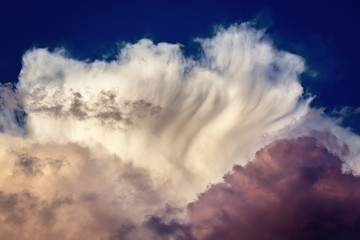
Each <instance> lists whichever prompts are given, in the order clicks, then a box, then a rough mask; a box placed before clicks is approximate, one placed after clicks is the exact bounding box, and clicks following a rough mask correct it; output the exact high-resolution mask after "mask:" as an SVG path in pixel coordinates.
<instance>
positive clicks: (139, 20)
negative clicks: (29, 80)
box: [0, 0, 360, 127]
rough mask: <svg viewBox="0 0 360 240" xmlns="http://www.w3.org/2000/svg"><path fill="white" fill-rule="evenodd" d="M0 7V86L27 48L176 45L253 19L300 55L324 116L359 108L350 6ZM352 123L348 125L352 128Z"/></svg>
mask: <svg viewBox="0 0 360 240" xmlns="http://www.w3.org/2000/svg"><path fill="white" fill-rule="evenodd" d="M216 2H217V3H211V2H210V1H196V2H195V1H194V2H193V1H188V2H187V1H181V2H175V3H170V1H168V2H159V1H157V2H155V3H149V2H148V1H144V2H140V1H94V2H92V1H81V2H80V1H58V2H55V1H1V3H0V32H1V38H0V43H1V44H0V81H1V82H9V81H11V82H16V81H17V75H18V74H19V71H20V69H21V57H22V54H23V53H24V52H25V51H26V50H27V49H29V48H32V47H50V48H54V47H60V46H61V47H65V48H67V49H68V50H70V52H71V54H72V55H73V56H75V57H77V58H82V59H85V58H90V59H94V58H102V56H103V55H104V54H108V55H112V54H114V53H116V49H117V47H116V46H117V45H116V43H118V42H122V41H130V42H136V41H137V40H138V39H139V38H142V37H147V38H151V39H153V40H154V41H155V42H159V41H167V42H174V43H175V42H180V43H182V44H184V45H185V48H184V51H185V52H186V54H192V51H194V50H196V47H197V46H196V44H195V43H193V42H192V39H193V38H194V37H198V36H203V37H205V36H209V35H211V33H212V29H213V26H214V25H217V24H222V25H225V26H228V25H230V24H232V23H238V22H243V21H246V20H252V19H255V18H256V19H257V20H258V25H259V27H267V28H268V34H269V35H270V36H271V38H272V39H273V40H274V43H275V45H276V46H278V47H279V48H281V49H285V50H288V51H291V52H294V53H297V54H300V55H301V56H303V57H304V58H305V59H306V61H307V64H308V68H309V72H316V73H317V75H316V77H315V78H312V77H310V74H304V76H303V85H304V87H305V89H306V91H308V92H311V93H313V94H315V95H317V98H316V100H315V101H314V104H315V105H317V106H324V107H327V108H328V109H331V110H332V109H333V108H340V107H341V106H344V105H348V106H352V107H354V108H356V107H360V101H359V97H358V95H359V93H358V91H359V87H360V78H359V76H360V74H359V68H360V65H359V63H360V61H359V55H360V47H359V44H360V27H359V23H360V14H359V10H360V9H359V7H357V6H356V4H355V1H344V0H343V1H324V2H321V1H284V2H282V1H266V0H262V1H250V0H249V1H224V0H221V1H216ZM358 120H360V119H356V116H355V117H354V116H353V117H352V119H348V120H347V121H348V125H349V126H352V127H356V124H357V122H358Z"/></svg>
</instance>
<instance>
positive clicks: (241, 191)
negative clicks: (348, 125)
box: [189, 137, 360, 240]
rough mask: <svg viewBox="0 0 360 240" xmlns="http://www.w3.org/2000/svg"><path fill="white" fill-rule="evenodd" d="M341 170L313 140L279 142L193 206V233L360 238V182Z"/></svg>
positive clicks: (248, 237)
mask: <svg viewBox="0 0 360 240" xmlns="http://www.w3.org/2000/svg"><path fill="white" fill-rule="evenodd" d="M332 140H334V139H332ZM341 166H342V161H341V159H340V158H339V157H337V156H336V155H334V154H332V153H331V152H329V151H328V150H327V148H326V147H325V146H324V145H322V144H320V143H319V141H318V140H317V139H316V138H314V137H302V138H297V139H293V140H278V141H275V142H273V143H272V144H270V145H268V146H266V147H265V148H263V149H262V150H260V151H259V152H258V153H257V154H256V157H255V160H254V161H253V162H250V163H248V164H247V165H246V166H245V167H241V166H235V167H234V168H233V172H232V173H229V174H227V175H225V176H224V182H222V183H218V184H215V185H213V186H211V187H210V188H209V189H208V190H207V191H206V192H205V193H203V194H201V195H200V196H199V198H198V200H197V201H196V202H193V203H191V204H189V211H190V216H191V217H190V218H191V225H192V230H193V233H194V235H195V237H196V238H197V239H199V240H205V239H206V240H213V239H226V240H233V239H234V240H235V239H236V240H239V239H244V240H252V239H254V240H257V239H262V240H266V239H279V240H281V239H284V240H285V239H292V240H294V239H295V240H296V239H358V236H359V235H360V204H359V203H360V178H358V177H355V176H353V175H349V174H343V173H342V171H341Z"/></svg>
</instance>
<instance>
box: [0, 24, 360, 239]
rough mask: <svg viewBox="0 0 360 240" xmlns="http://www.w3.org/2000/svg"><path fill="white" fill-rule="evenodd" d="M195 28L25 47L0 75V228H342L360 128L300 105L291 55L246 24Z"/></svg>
mask: <svg viewBox="0 0 360 240" xmlns="http://www.w3.org/2000/svg"><path fill="white" fill-rule="evenodd" d="M196 42H197V43H198V44H199V45H198V46H199V52H200V55H199V56H197V57H196V58H195V57H186V56H185V55H184V54H183V51H182V46H181V45H180V44H173V43H154V42H152V41H151V40H149V39H141V40H139V41H138V42H136V43H124V44H123V45H122V46H123V47H122V48H121V49H120V50H119V52H118V55H117V56H116V57H115V58H114V60H112V61H104V60H94V61H88V60H86V61H82V60H78V59H76V58H75V57H71V55H70V53H68V52H67V51H66V50H64V49H56V50H54V51H50V50H49V49H31V50H29V51H27V52H26V53H25V54H24V56H23V60H22V63H23V65H22V69H21V72H20V75H19V82H18V83H17V84H16V86H13V85H3V86H1V87H0V132H1V133H0V145H1V148H0V165H1V166H2V167H1V168H0V210H1V211H0V223H1V224H0V235H1V236H4V237H5V238H6V239H9V240H12V239H24V240H28V239H39V240H42V239H54V240H57V239H62V240H63V239H69V240H70V239H89V240H92V239H96V240H99V239H102V240H105V239H106V240H116V239H123V240H140V239H146V240H152V239H154V240H155V239H156V240H158V239H161V240H171V239H176V240H193V239H198V240H203V239H229V240H231V239H238V238H239V236H240V235H239V234H241V235H242V236H248V239H256V237H259V235H257V234H262V233H263V234H264V235H261V237H262V239H267V238H268V239H270V237H269V236H270V234H275V235H273V236H278V238H279V239H284V238H285V237H288V236H291V238H293V239H297V238H296V237H297V236H299V238H298V239H302V238H301V237H306V236H315V237H317V236H319V237H323V236H328V235H326V234H325V233H324V231H328V230H329V232H332V233H334V235H331V236H338V235H336V234H342V233H344V234H348V235H344V236H349V239H351V236H352V235H351V234H353V233H356V230H355V228H354V226H358V217H357V216H358V207H356V206H355V202H356V201H357V200H358V191H357V190H356V187H357V186H358V178H357V177H356V175H358V174H359V173H360V163H359V162H360V161H359V160H358V159H359V156H360V155H359V154H358V153H359V148H358V146H359V144H360V138H359V136H357V135H355V134H353V133H352V132H351V131H350V130H349V129H344V128H342V127H340V126H339V125H338V124H337V122H336V121H334V119H332V118H330V117H328V116H326V115H325V114H324V113H323V112H322V111H321V109H312V108H311V107H310V102H311V100H312V97H309V96H307V95H306V96H305V94H304V91H303V88H302V86H301V84H300V75H301V74H302V73H303V72H304V71H305V61H304V59H302V58H301V57H300V56H297V55H295V54H292V53H289V52H285V51H282V50H278V49H276V47H274V45H273V44H272V42H271V40H270V39H269V38H268V36H267V35H266V34H265V31H264V30H256V29H254V28H252V26H251V24H250V23H244V24H238V25H236V24H235V25H232V26H230V27H228V28H221V27H219V28H217V29H216V31H215V33H214V35H213V36H211V37H209V38H203V39H196ZM309 136H310V137H309ZM282 138H286V139H288V140H278V141H277V139H282ZM274 141H275V142H274ZM267 144H270V145H268V146H267V147H265V148H263V147H264V146H266V145H267ZM261 148H263V149H262V150H261V151H260V152H258V153H257V154H256V157H255V160H254V161H252V160H253V159H254V156H255V153H256V152H257V151H258V150H259V149H261ZM340 159H341V160H340ZM246 164H247V165H246ZM234 165H236V167H234V169H233V172H232V173H228V172H229V171H231V169H232V168H233V166H234ZM344 172H346V173H347V174H344ZM227 173H228V174H227ZM224 174H227V175H226V176H225V178H224V182H222V181H223V179H222V177H223V176H224ZM345 183H346V184H345ZM295 189H297V191H294V190H295ZM331 189H332V190H331ZM355 190H356V191H355ZM350 193H351V194H350ZM199 194H200V195H199ZM189 203H190V204H189ZM283 206H284V207H283ZM307 207H309V208H307ZM351 207H353V211H352V212H349V209H350V208H351ZM286 208H287V209H289V210H288V211H287V210H286ZM297 219H298V220H297ZM327 219H328V220H327ZM286 223H288V225H286ZM236 224H237V226H239V227H238V228H235V229H234V226H235V225H236ZM290 225H291V226H290ZM255 227H256V229H260V228H261V229H263V231H262V233H261V231H255V230H254V229H255ZM314 229H315V230H316V231H318V235H311V234H313V232H312V230H314ZM302 230H303V231H302ZM315 230H314V231H315ZM292 231H293V233H294V234H295V233H299V235H296V236H295V235H291V234H292V233H291V232H292ZM347 232H348V233H347ZM226 234H228V235H226ZM266 234H268V235H266ZM321 234H323V235H321ZM220 236H226V237H220Z"/></svg>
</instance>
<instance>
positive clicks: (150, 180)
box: [0, 134, 184, 240]
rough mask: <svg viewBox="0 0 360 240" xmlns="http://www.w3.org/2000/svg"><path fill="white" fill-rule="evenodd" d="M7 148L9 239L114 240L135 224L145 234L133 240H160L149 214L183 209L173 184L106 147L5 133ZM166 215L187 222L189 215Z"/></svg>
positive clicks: (1, 208) (3, 179)
mask: <svg viewBox="0 0 360 240" xmlns="http://www.w3.org/2000/svg"><path fill="white" fill-rule="evenodd" d="M0 145H1V146H2V148H1V149H0V164H1V166H2V168H1V169H0V189H1V190H0V223H1V224H0V233H1V236H2V237H3V238H4V239H10V240H11V239H25V240H26V239H39V240H42V239H50V238H51V239H55V240H56V239H69V240H70V239H96V240H99V239H108V238H109V237H110V236H112V233H113V232H115V231H116V230H117V229H119V228H121V226H124V225H126V224H128V223H131V224H133V225H134V226H136V227H137V229H139V231H137V232H135V233H131V238H130V239H159V238H156V236H157V234H156V232H155V231H152V229H151V228H149V227H146V225H145V222H146V221H147V219H148V217H147V216H150V215H153V214H155V213H157V212H158V211H160V210H161V209H162V208H163V207H164V206H166V204H169V205H176V204H177V202H176V201H173V198H171V196H169V195H168V194H167V193H168V192H169V191H168V187H169V186H167V180H166V179H164V178H163V177H156V176H153V175H150V173H149V171H148V170H147V169H144V168H140V167H137V166H134V165H133V164H131V163H126V162H124V161H122V160H121V159H120V158H119V157H117V156H116V155H113V154H108V153H107V151H106V150H104V149H103V148H102V147H98V148H92V149H89V148H85V147H82V146H79V145H78V144H75V143H68V144H65V145H64V144H57V143H47V144H39V143H37V142H36V141H35V142H34V141H32V140H29V139H28V140H26V139H23V138H21V137H11V136H9V135H4V134H0ZM167 215H168V216H172V217H173V218H175V217H176V218H177V219H181V215H184V213H183V212H181V211H180V210H179V211H178V212H176V213H173V214H167ZM151 234H152V235H151ZM135 236H136V237H135ZM146 236H150V237H146ZM151 236H154V237H153V238H152V237H151ZM164 239H165V238H164Z"/></svg>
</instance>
